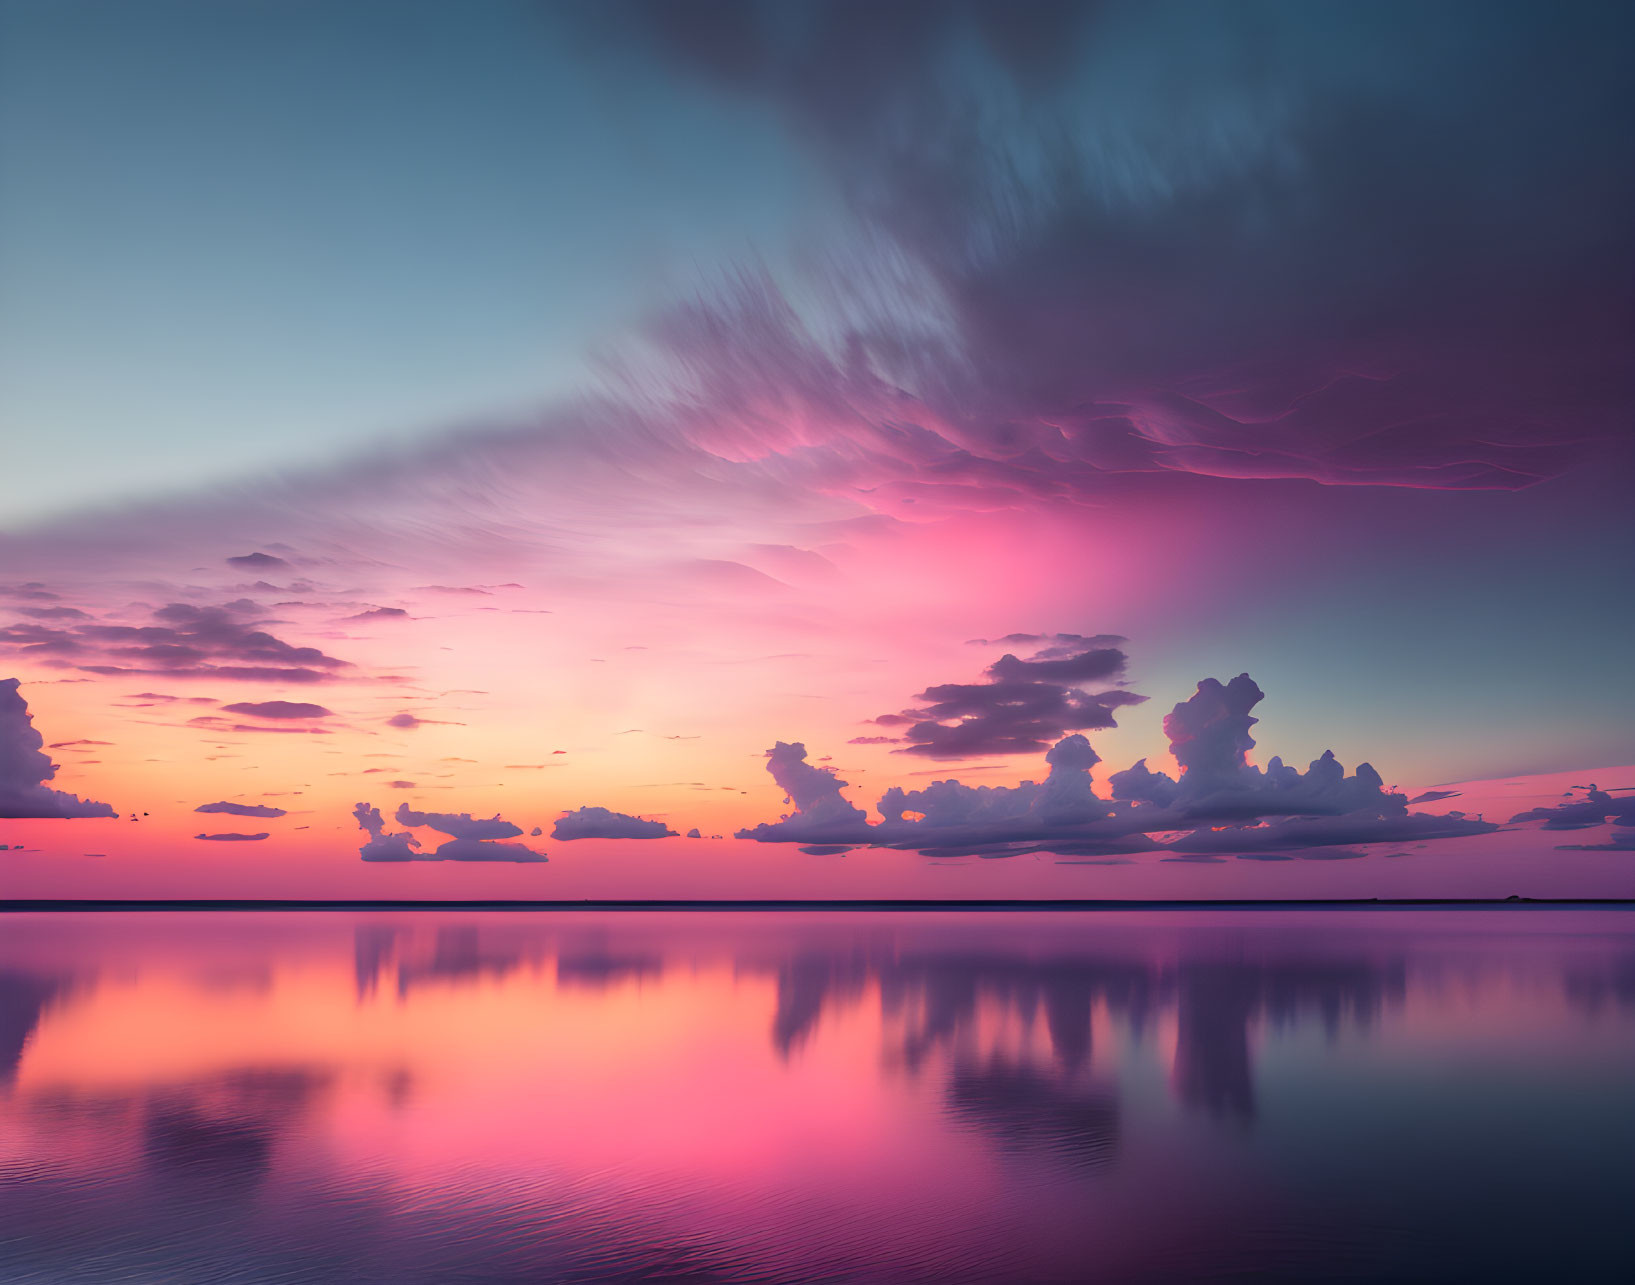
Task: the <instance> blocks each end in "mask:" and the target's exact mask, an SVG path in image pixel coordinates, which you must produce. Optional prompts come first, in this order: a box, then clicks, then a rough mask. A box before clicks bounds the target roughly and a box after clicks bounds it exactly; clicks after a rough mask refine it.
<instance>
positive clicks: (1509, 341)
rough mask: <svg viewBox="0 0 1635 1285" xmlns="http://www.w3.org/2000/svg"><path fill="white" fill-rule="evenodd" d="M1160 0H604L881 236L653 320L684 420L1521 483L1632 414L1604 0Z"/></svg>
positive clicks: (1624, 218)
mask: <svg viewBox="0 0 1635 1285" xmlns="http://www.w3.org/2000/svg"><path fill="white" fill-rule="evenodd" d="M1152 8H1153V7H1152V6H1150V5H1147V4H1123V3H1117V2H1113V3H1107V4H1100V5H1054V4H1045V5H1034V4H1015V3H1011V2H1009V0H969V2H968V3H958V4H956V3H948V4H848V3H835V2H831V0H814V2H813V3H806V4H802V3H786V4H762V3H755V2H754V0H715V2H712V3H704V4H689V5H675V4H672V3H669V0H611V2H610V3H608V4H606V5H602V6H595V7H593V8H592V9H591V10H590V12H591V13H593V14H595V15H596V17H597V19H598V20H599V21H600V22H601V24H602V25H603V26H604V28H606V27H611V28H612V29H613V30H614V31H615V32H616V35H617V38H618V39H620V40H625V39H628V38H630V36H631V35H632V34H634V35H635V36H637V37H638V38H639V39H642V40H644V41H645V42H646V45H647V48H648V49H649V50H650V52H651V53H652V54H653V55H654V56H655V57H656V58H658V59H660V60H661V61H662V62H664V63H666V64H668V65H670V66H671V67H673V68H677V69H680V70H681V71H683V72H684V74H690V75H693V76H696V77H699V78H702V79H703V80H706V81H707V82H709V83H710V84H712V85H713V86H715V87H717V88H719V89H722V90H725V91H726V92H728V93H730V94H732V95H735V96H737V97H738V98H739V99H740V100H741V101H744V102H747V103H749V104H752V105H755V106H758V107H760V108H761V109H763V110H765V111H766V112H768V113H769V114H770V115H772V116H773V117H774V118H775V119H777V120H778V121H780V122H781V123H782V124H783V125H784V126H785V127H786V128H787V129H788V130H789V132H790V134H791V136H792V138H793V139H794V140H796V142H797V144H798V145H800V146H802V147H804V148H805V149H806V150H807V151H808V152H809V153H810V154H811V155H813V156H814V157H816V158H817V159H818V160H819V161H820V163H822V164H825V165H827V166H828V168H829V170H830V172H831V173H832V175H833V176H834V178H835V180H836V182H837V183H838V185H839V186H840V187H841V189H842V190H843V191H844V192H845V193H846V195H847V196H848V198H849V199H850V202H851V205H852V207H853V209H854V210H855V211H856V212H857V213H858V215H859V216H860V218H861V220H862V221H863V223H864V225H865V227H866V228H867V229H868V233H869V234H868V235H860V236H857V237H855V238H853V240H852V247H851V248H849V249H848V251H847V252H845V253H844V254H842V255H839V256H833V257H831V258H830V259H828V260H825V262H824V265H823V276H824V281H825V283H826V284H827V286H828V287H829V296H830V297H829V299H828V301H827V304H826V305H818V306H817V307H816V308H814V306H813V305H811V304H809V303H807V302H805V301H803V302H802V303H801V304H800V305H798V306H797V305H796V304H795V303H793V302H792V301H791V296H790V295H789V294H788V293H787V292H786V291H785V290H784V289H783V288H782V287H781V285H780V283H778V282H776V281H774V280H773V279H772V277H771V276H770V275H757V274H755V273H749V274H745V275H743V276H741V277H738V278H736V279H734V280H733V281H732V282H731V283H730V284H728V285H727V286H726V287H725V288H724V289H723V290H722V292H721V294H720V295H719V296H718V297H716V298H707V299H702V300H697V301H694V302H693V303H691V304H689V305H687V306H684V307H681V308H678V309H676V310H675V311H674V312H673V313H672V314H671V315H668V316H666V317H665V318H663V319H661V320H660V321H659V322H658V323H656V325H655V327H654V338H655V339H656V340H657V341H658V347H659V348H660V349H662V350H663V351H664V353H665V355H666V356H667V357H668V358H669V359H670V360H671V361H672V362H673V364H674V367H675V369H676V371H677V373H678V375H679V380H680V383H681V384H682V385H683V386H684V387H686V388H687V389H689V390H690V392H691V393H692V394H693V401H694V403H695V404H696V405H698V406H700V407H704V408H707V415H705V416H701V417H700V423H699V424H698V425H696V434H697V436H698V439H699V440H701V441H702V442H704V443H705V444H706V445H707V446H708V445H711V444H714V445H725V446H728V447H731V448H734V449H736V450H745V448H750V449H749V450H747V451H745V453H752V454H755V455H757V456H760V455H764V454H765V453H766V452H767V451H773V452H782V453H784V454H786V455H789V456H790V457H791V458H799V459H800V460H802V461H803V462H804V463H805V464H806V465H808V466H809V467H812V468H814V469H819V468H820V469H822V470H824V471H825V472H826V475H827V476H828V477H829V479H830V480H834V479H835V478H843V477H847V476H850V477H853V478H854V479H855V480H857V481H862V480H863V479H864V478H867V480H868V482H869V483H871V484H872V483H876V482H879V481H880V480H882V479H892V480H894V481H896V482H898V483H901V484H904V485H906V486H911V487H912V488H913V491H912V493H913V494H914V495H916V496H918V497H919V498H920V499H921V500H922V501H923V500H925V499H927V498H931V497H932V496H940V497H941V498H945V499H947V500H948V501H949V502H950V503H954V504H964V503H969V502H973V501H974V502H977V503H995V502H1000V503H1002V502H1004V501H1003V498H1002V497H1003V496H1005V495H1011V496H1016V495H1027V496H1034V497H1039V496H1068V497H1071V496H1075V495H1081V494H1095V493H1101V492H1104V491H1105V490H1106V489H1107V487H1108V486H1109V485H1110V484H1111V483H1113V482H1114V481H1115V479H1116V478H1117V477H1118V475H1140V474H1146V475H1152V474H1166V473H1167V474H1172V475H1173V474H1177V473H1187V474H1195V475H1201V476H1208V477H1222V478H1260V479H1279V478H1283V479H1307V480H1311V481H1316V482H1321V483H1325V484H1330V485H1371V486H1372V485H1383V486H1404V487H1429V488H1445V489H1472V488H1474V489H1498V490H1508V489H1518V488H1522V487H1526V486H1529V485H1532V484H1533V483H1535V482H1538V481H1540V480H1541V479H1544V478H1548V477H1551V476H1554V475H1555V474H1557V473H1559V472H1561V471H1563V470H1564V469H1565V468H1567V467H1569V466H1570V465H1572V464H1573V463H1574V462H1576V461H1579V460H1582V459H1584V458H1586V457H1587V456H1588V455H1590V454H1592V453H1593V452H1594V451H1596V450H1599V449H1606V448H1608V447H1609V445H1610V444H1613V443H1616V442H1618V441H1620V440H1622V439H1623V438H1625V437H1626V436H1627V434H1626V433H1625V428H1626V426H1627V423H1628V414H1629V411H1630V409H1631V406H1632V404H1635V381H1632V378H1631V369H1630V365H1629V362H1628V351H1629V344H1630V341H1631V337H1632V334H1631V331H1632V326H1631V317H1632V315H1635V313H1632V310H1631V304H1632V283H1635V250H1632V246H1635V241H1632V237H1631V233H1630V229H1631V228H1635V183H1632V173H1635V171H1632V170H1631V167H1630V166H1628V165H1627V164H1620V163H1617V162H1613V161H1611V160H1610V159H1609V158H1612V157H1622V156H1626V155H1628V154H1629V151H1630V148H1631V145H1632V143H1635V136H1632V130H1631V123H1632V121H1635V80H1632V79H1631V78H1630V77H1629V76H1628V75H1627V72H1626V69H1625V68H1624V67H1623V66H1622V53H1621V52H1620V51H1622V50H1625V49H1627V48H1628V45H1629V40H1630V37H1631V35H1632V32H1635V20H1632V19H1631V16H1630V11H1629V10H1628V8H1627V7H1625V6H1612V5H1596V4H1566V5H1561V6H1548V7H1546V6H1528V5H1510V4H1492V3H1486V2H1485V0H1484V2H1482V3H1477V2H1475V0H1448V2H1447V3H1442V4H1436V5H1401V4H1391V3H1378V2H1375V0H1368V2H1366V3H1356V2H1352V3H1343V2H1336V3H1330V4H1321V5H1298V4H1256V3H1249V2H1246V3H1241V4H1231V5H1221V4H1210V3H1178V4H1168V5H1164V6H1162V10H1163V12H1164V13H1165V14H1166V15H1167V20H1164V21H1158V20H1154V16H1153V13H1152ZM814 424H815V425H817V426H819V428H818V430H816V431H814V430H813V429H812V428H810V427H808V426H810V425H814Z"/></svg>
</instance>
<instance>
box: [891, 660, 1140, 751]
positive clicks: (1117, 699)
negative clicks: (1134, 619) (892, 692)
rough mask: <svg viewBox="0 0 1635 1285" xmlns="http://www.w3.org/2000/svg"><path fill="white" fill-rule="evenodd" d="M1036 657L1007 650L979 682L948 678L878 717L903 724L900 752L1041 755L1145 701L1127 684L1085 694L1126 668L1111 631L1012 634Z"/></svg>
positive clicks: (898, 725)
mask: <svg viewBox="0 0 1635 1285" xmlns="http://www.w3.org/2000/svg"><path fill="white" fill-rule="evenodd" d="M1013 640H1014V641H1026V642H1028V643H1029V644H1031V650H1032V653H1033V654H1032V655H1031V656H1029V657H1028V658H1026V659H1024V658H1022V657H1019V656H1017V655H1015V654H1014V653H1012V652H1006V653H1005V654H1004V655H1003V656H1001V657H1000V658H999V659H998V660H996V661H994V663H993V664H991V665H989V666H988V668H987V669H986V670H985V671H984V673H985V676H986V679H987V681H985V682H980V683H941V684H938V685H937V686H935V687H928V688H926V689H925V691H923V692H921V693H920V694H919V695H918V696H916V697H915V699H916V700H918V701H922V702H925V703H924V704H923V705H921V706H919V707H917V708H914V709H907V710H903V711H902V712H901V713H897V714H883V715H881V716H880V717H879V718H876V719H875V720H874V721H875V722H876V723H878V724H880V725H882V726H885V727H901V728H903V729H904V730H903V738H902V739H903V740H904V741H906V742H907V744H906V745H905V746H904V747H903V748H902V749H901V750H898V751H897V752H898V753H900V754H917V755H921V756H923V757H925V758H936V759H957V758H972V757H976V756H979V755H987V754H1037V753H1039V752H1040V751H1042V750H1044V749H1045V748H1046V747H1047V746H1048V745H1049V744H1050V743H1051V742H1052V741H1055V740H1057V739H1059V738H1060V737H1061V736H1063V735H1064V734H1065V733H1067V732H1070V731H1079V730H1083V729H1087V728H1105V727H1113V726H1115V725H1116V724H1115V723H1114V720H1113V711H1114V710H1115V709H1118V708H1120V707H1123V706H1127V705H1136V704H1139V703H1140V702H1142V701H1144V700H1146V697H1145V696H1138V695H1136V694H1135V693H1134V692H1130V691H1125V690H1123V689H1122V688H1109V689H1106V690H1103V691H1099V692H1086V691H1084V690H1083V689H1082V684H1085V683H1106V682H1111V681H1114V680H1116V679H1118V678H1120V677H1121V676H1122V675H1123V673H1124V663H1125V655H1124V653H1123V652H1122V651H1120V650H1119V649H1118V648H1117V647H1112V646H1105V645H1103V644H1104V643H1106V642H1111V641H1118V642H1122V641H1124V640H1123V639H1116V640H1115V639H1113V638H1111V636H1107V637H1097V638H1086V637H1083V636H1081V635H1078V634H1055V635H1036V634H1013V635H1011V636H1010V638H1009V639H1007V640H1005V641H1013Z"/></svg>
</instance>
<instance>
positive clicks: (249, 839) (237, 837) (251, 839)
mask: <svg viewBox="0 0 1635 1285" xmlns="http://www.w3.org/2000/svg"><path fill="white" fill-rule="evenodd" d="M193 837H194V838H195V839H205V840H207V841H209V842H211V843H258V842H260V841H261V840H262V839H268V838H271V837H272V836H271V835H269V834H268V833H267V832H266V831H265V830H263V831H261V832H260V833H259V834H196V835H194V836H193Z"/></svg>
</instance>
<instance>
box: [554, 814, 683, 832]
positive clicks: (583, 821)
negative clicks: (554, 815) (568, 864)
mask: <svg viewBox="0 0 1635 1285" xmlns="http://www.w3.org/2000/svg"><path fill="white" fill-rule="evenodd" d="M675 833H676V832H675V831H674V830H672V829H670V828H669V827H668V826H667V825H665V824H664V822H662V821H647V820H644V819H643V818H641V817H634V816H628V815H626V814H625V813H623V812H610V811H608V809H606V808H597V807H584V808H580V809H578V810H577V811H574V812H566V813H564V814H563V815H562V816H561V817H560V818H558V819H557V822H556V825H555V826H553V827H552V828H551V838H553V839H665V838H673V837H674V836H675Z"/></svg>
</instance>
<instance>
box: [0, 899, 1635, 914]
mask: <svg viewBox="0 0 1635 1285" xmlns="http://www.w3.org/2000/svg"><path fill="white" fill-rule="evenodd" d="M1437 906H1442V907H1459V906H1468V907H1479V908H1498V907H1526V906H1546V907H1560V908H1571V907H1578V906H1586V907H1588V906H1593V907H1620V906H1628V907H1635V897H1521V896H1516V895H1511V896H1508V897H1351V898H1342V897H1330V898H1193V899H1182V898H1168V899H1164V898H1155V899H1107V900H1093V899H1085V898H1072V899H1066V898H1064V899H1045V898H991V897H990V898H970V899H962V900H956V899H930V898H826V899H794V898H625V899H592V898H585V899H581V900H573V901H561V900H558V901H541V900H511V899H505V898H468V899H441V898H440V899H383V898H283V897H234V898H193V897H189V898H178V897H151V898H102V897H97V898H45V897H40V898H0V914H26V913H33V912H60V911H99V912H100V911H258V910H287V911H303V910H304V911H338V910H415V911H421V910H483V911H506V910H528V911H568V910H576V911H586V910H589V911H608V910H613V911H664V910H720V911H801V910H820V911H1005V910H1038V911H1049V910H1056V911H1097V910H1219V909H1240V910H1283V909H1288V910H1320V909H1334V910H1366V909H1370V908H1378V909H1412V908H1415V907H1437Z"/></svg>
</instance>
